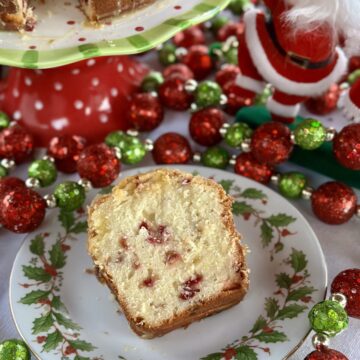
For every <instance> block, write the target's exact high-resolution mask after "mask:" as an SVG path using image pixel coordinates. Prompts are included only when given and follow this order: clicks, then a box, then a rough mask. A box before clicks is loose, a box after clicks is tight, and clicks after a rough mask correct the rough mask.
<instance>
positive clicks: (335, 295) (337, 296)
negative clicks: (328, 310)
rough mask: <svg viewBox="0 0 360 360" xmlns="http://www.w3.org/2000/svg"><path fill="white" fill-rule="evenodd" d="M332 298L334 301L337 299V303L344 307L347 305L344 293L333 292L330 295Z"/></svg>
mask: <svg viewBox="0 0 360 360" xmlns="http://www.w3.org/2000/svg"><path fill="white" fill-rule="evenodd" d="M330 300H332V301H336V302H337V303H339V304H340V305H341V306H342V307H343V308H345V307H346V303H347V300H346V296H345V295H344V294H342V293H333V294H332V295H331V297H330Z"/></svg>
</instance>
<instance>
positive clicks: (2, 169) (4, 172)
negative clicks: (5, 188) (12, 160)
mask: <svg viewBox="0 0 360 360" xmlns="http://www.w3.org/2000/svg"><path fill="white" fill-rule="evenodd" d="M8 174H9V171H8V169H7V168H5V167H4V166H2V165H0V178H2V177H5V176H7V175H8Z"/></svg>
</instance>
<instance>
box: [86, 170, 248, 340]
mask: <svg viewBox="0 0 360 360" xmlns="http://www.w3.org/2000/svg"><path fill="white" fill-rule="evenodd" d="M231 205H232V199H231V198H230V197H229V196H228V195H227V194H226V193H225V192H224V190H223V188H222V187H221V186H220V185H218V184H217V183H216V182H215V181H213V180H210V179H205V178H202V177H200V176H192V175H191V174H188V173H183V172H180V171H177V170H171V169H159V170H155V171H152V172H149V173H146V174H142V175H137V176H132V177H128V178H126V179H125V180H123V181H121V182H120V183H119V184H118V185H117V186H116V187H114V189H113V191H112V193H111V194H109V195H105V196H102V197H98V198H96V199H95V200H94V201H93V203H92V205H91V207H90V208H89V220H88V222H89V234H88V235H89V236H88V251H89V254H90V255H91V257H92V258H93V260H94V263H95V266H96V267H97V270H98V272H99V274H100V276H101V277H102V278H103V279H104V280H105V282H106V283H107V285H108V286H109V288H110V289H111V291H112V292H113V293H114V294H115V296H116V298H117V300H118V302H119V304H120V306H121V308H122V310H123V312H124V314H125V315H126V318H127V320H128V321H129V323H130V326H131V328H132V329H133V330H134V331H135V333H137V334H138V335H140V336H142V337H143V338H148V339H150V338H153V337H156V336H162V335H164V334H166V333H167V332H169V331H172V330H174V329H176V328H179V327H184V326H187V325H189V324H190V323H192V322H193V321H196V320H199V319H202V318H204V317H206V316H209V315H211V314H214V313H216V312H219V311H222V310H224V309H226V308H229V307H230V306H233V305H235V304H237V303H238V302H239V301H240V300H241V299H242V298H243V297H244V295H245V294H246V292H247V289H248V285H249V280H248V270H247V267H246V262H245V252H246V249H245V248H244V247H243V246H241V243H240V240H241V238H240V235H239V234H238V233H237V231H236V229H235V226H234V222H233V217H232V212H231Z"/></svg>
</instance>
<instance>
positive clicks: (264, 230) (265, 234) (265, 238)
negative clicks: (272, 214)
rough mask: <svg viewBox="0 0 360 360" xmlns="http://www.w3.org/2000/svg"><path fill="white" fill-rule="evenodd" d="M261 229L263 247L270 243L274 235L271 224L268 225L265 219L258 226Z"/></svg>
mask: <svg viewBox="0 0 360 360" xmlns="http://www.w3.org/2000/svg"><path fill="white" fill-rule="evenodd" d="M260 230H261V242H262V245H263V247H266V246H268V245H269V244H270V243H271V240H272V239H273V237H274V231H273V229H272V227H271V226H269V224H268V222H267V221H263V222H262V224H261V227H260Z"/></svg>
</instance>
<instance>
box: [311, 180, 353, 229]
mask: <svg viewBox="0 0 360 360" xmlns="http://www.w3.org/2000/svg"><path fill="white" fill-rule="evenodd" d="M356 202H357V198H356V195H355V193H354V191H353V190H352V189H351V188H350V187H349V186H347V185H345V184H342V183H340V182H337V181H330V182H327V183H325V184H323V185H321V186H320V187H319V188H318V189H317V190H315V191H314V193H313V194H312V196H311V205H312V209H313V211H314V214H315V215H316V216H317V217H318V218H319V219H320V220H322V221H323V222H325V223H327V224H343V223H345V222H347V221H349V220H350V219H351V217H352V216H353V215H354V213H355V211H356Z"/></svg>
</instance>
